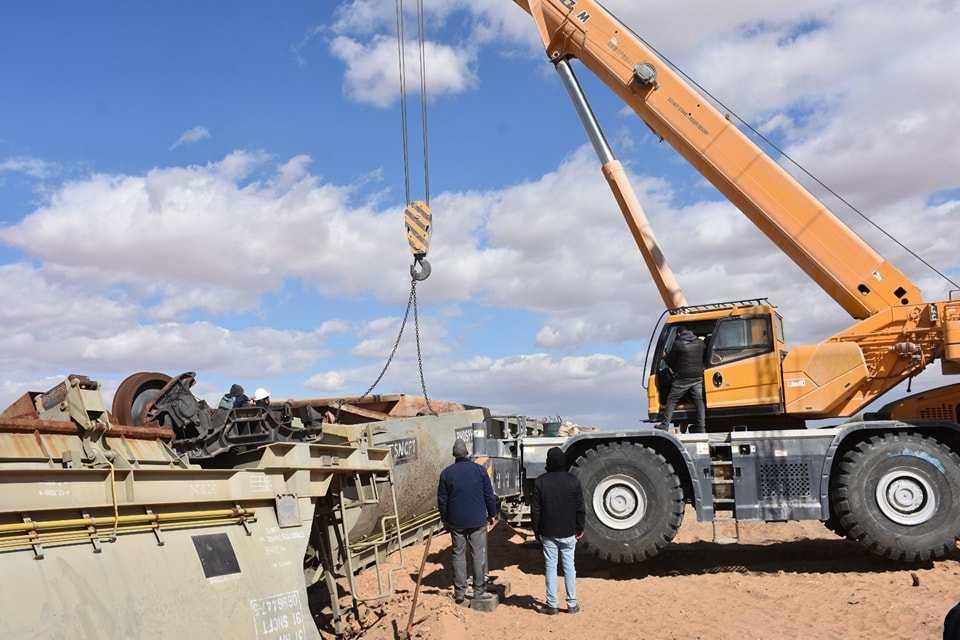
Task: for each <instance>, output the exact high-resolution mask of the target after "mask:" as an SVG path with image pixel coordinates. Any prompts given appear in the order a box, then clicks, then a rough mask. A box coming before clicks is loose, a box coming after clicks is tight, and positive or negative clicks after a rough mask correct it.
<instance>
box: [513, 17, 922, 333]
mask: <svg viewBox="0 0 960 640" xmlns="http://www.w3.org/2000/svg"><path fill="white" fill-rule="evenodd" d="M514 1H515V2H516V3H517V4H518V5H519V6H520V7H522V8H523V9H524V10H525V11H527V12H528V13H529V14H530V15H531V16H532V17H533V19H534V21H535V23H536V25H537V29H538V31H539V33H540V36H541V38H542V40H543V42H544V45H545V47H546V50H547V54H548V56H549V58H550V59H551V60H552V61H553V62H554V63H555V64H556V63H560V62H563V61H566V60H568V59H570V58H576V59H578V60H580V61H581V62H582V63H583V64H584V65H585V66H586V67H587V68H588V69H590V70H591V71H592V72H593V73H594V74H596V75H597V77H599V78H600V79H601V80H602V81H603V82H604V83H606V84H607V85H608V86H609V87H610V88H611V89H612V90H613V91H614V92H615V93H617V95H619V96H620V98H621V99H622V100H623V101H624V102H625V103H626V104H628V105H629V106H630V107H631V108H632V109H633V110H634V111H635V112H636V113H637V114H638V115H639V116H640V117H641V118H642V119H643V120H644V122H646V123H647V124H648V125H649V126H650V128H651V129H653V131H654V132H655V133H656V134H657V135H658V136H660V137H661V138H662V139H664V140H666V141H667V142H669V143H670V144H671V145H672V146H673V147H674V148H675V149H676V150H677V151H678V152H679V153H680V154H681V155H682V156H683V157H684V158H686V159H687V161H689V162H690V163H691V164H692V165H693V166H694V167H695V168H696V169H697V170H698V171H699V172H700V173H701V174H702V175H703V176H704V177H705V178H707V180H709V181H710V182H711V183H712V184H713V185H714V186H715V187H716V188H717V189H718V190H719V191H720V192H721V193H723V194H724V195H725V196H726V197H727V198H728V199H729V200H730V201H731V202H733V203H734V204H735V205H736V206H737V207H738V208H739V209H740V210H741V211H742V212H743V213H744V214H745V215H746V216H747V217H748V218H749V219H750V220H751V221H752V222H753V223H754V224H755V225H756V226H757V227H758V228H759V229H760V230H761V231H762V232H763V233H764V234H766V236H767V237H769V238H770V239H771V240H772V241H773V242H774V243H775V244H776V245H777V246H778V247H779V248H780V249H781V250H782V251H783V252H784V253H786V254H787V255H788V256H789V257H790V258H791V259H792V260H793V261H794V262H795V263H796V264H797V265H798V266H799V267H800V268H801V269H803V271H805V272H806V273H807V274H808V275H809V276H810V277H811V278H812V279H813V280H814V281H815V282H816V283H817V284H818V285H819V286H820V287H821V288H822V289H823V290H824V291H825V292H826V293H827V294H828V295H830V297H832V298H833V299H834V300H836V301H837V303H838V304H840V306H842V307H843V308H844V309H845V310H846V311H847V312H848V313H849V314H850V315H851V316H853V317H854V318H856V319H865V318H869V317H871V316H873V315H875V314H877V313H880V312H882V311H884V310H887V309H889V308H890V307H894V306H900V305H908V304H918V303H921V302H922V301H923V299H922V294H921V292H920V290H919V288H918V287H917V286H916V285H915V284H914V283H913V282H911V281H910V280H909V279H908V278H907V277H906V276H905V275H904V274H903V273H902V272H901V271H900V270H899V269H897V268H896V267H895V266H893V265H892V264H891V263H889V262H888V261H886V260H885V259H883V257H881V256H880V255H879V254H878V253H877V252H876V251H874V250H873V249H872V248H871V247H870V246H869V245H868V244H867V243H866V242H865V241H864V240H863V239H862V238H860V237H859V236H858V235H857V234H856V233H854V232H853V231H852V230H851V229H850V228H849V227H848V226H847V225H845V224H844V223H843V222H842V221H841V220H840V219H839V218H837V217H836V216H835V215H834V214H833V213H831V212H830V210H829V209H827V207H825V206H824V205H823V204H822V203H821V202H820V201H819V200H817V198H816V197H814V196H813V195H812V194H811V193H810V192H809V191H807V189H805V188H804V187H803V186H802V185H801V184H800V183H799V182H797V181H796V180H795V179H794V178H793V176H791V175H790V174H789V173H787V171H785V170H784V169H783V168H782V167H781V166H780V165H779V164H778V163H777V162H776V161H774V160H773V159H772V158H771V157H770V156H768V155H767V154H766V153H764V151H763V150H762V149H760V148H759V147H758V146H757V145H756V144H754V143H753V141H751V140H750V139H749V138H748V137H747V136H746V135H744V134H743V133H742V132H741V131H740V130H739V129H738V128H737V127H736V126H735V125H734V124H733V123H732V122H730V120H729V118H728V117H727V116H726V115H725V114H723V113H721V112H720V111H719V110H718V109H716V108H715V107H714V106H713V105H712V104H710V103H709V102H708V101H707V100H706V99H705V98H704V97H703V96H701V95H700V94H699V93H697V91H696V90H695V89H694V88H693V87H691V86H690V85H689V84H688V83H687V82H685V81H684V80H683V79H682V78H681V77H680V76H679V75H678V74H677V73H676V72H675V71H674V70H673V69H672V68H671V67H670V65H668V64H667V63H666V62H665V61H664V60H663V59H662V58H661V57H660V56H659V55H657V53H656V52H655V51H654V50H653V49H652V48H651V47H649V46H648V45H647V44H646V43H645V42H644V41H643V40H642V39H641V38H640V37H639V36H637V35H636V34H634V33H633V32H632V31H631V30H630V29H629V28H628V27H626V26H625V25H624V24H622V23H621V22H620V21H619V20H618V19H617V18H616V17H615V16H613V15H612V14H611V13H610V12H608V11H607V10H606V9H605V8H604V7H603V6H602V5H601V4H599V3H598V2H596V1H595V0H514ZM645 257H646V254H645ZM648 264H649V260H648Z"/></svg>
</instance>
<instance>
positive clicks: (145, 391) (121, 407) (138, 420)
mask: <svg viewBox="0 0 960 640" xmlns="http://www.w3.org/2000/svg"><path fill="white" fill-rule="evenodd" d="M168 382H170V376H168V375H167V374H165V373H157V372H153V371H141V372H139V373H134V374H132V375H130V376H127V378H126V379H125V380H124V381H123V382H121V383H120V386H119V387H117V392H116V393H115V394H114V395H113V407H112V413H113V418H114V420H116V421H117V422H118V423H119V424H126V425H132V426H140V425H142V424H144V422H145V420H144V415H143V414H144V412H145V411H146V408H147V405H148V404H149V403H150V402H153V401H154V400H156V399H157V396H159V395H160V390H161V389H163V387H164V386H165V385H166V384H167V383H168Z"/></svg>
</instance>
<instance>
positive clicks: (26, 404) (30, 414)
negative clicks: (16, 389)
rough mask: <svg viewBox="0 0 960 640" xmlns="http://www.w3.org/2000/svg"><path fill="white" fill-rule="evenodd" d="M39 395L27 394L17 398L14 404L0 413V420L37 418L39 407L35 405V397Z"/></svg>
mask: <svg viewBox="0 0 960 640" xmlns="http://www.w3.org/2000/svg"><path fill="white" fill-rule="evenodd" d="M37 395H38V394H36V393H33V392H27V393H25V394H23V395H22V396H20V397H19V398H17V399H16V400H15V401H14V402H13V404H11V405H10V406H9V407H7V408H6V409H4V411H3V413H0V420H3V419H6V418H36V417H37V406H36V405H35V404H34V403H33V399H34V397H36V396H37Z"/></svg>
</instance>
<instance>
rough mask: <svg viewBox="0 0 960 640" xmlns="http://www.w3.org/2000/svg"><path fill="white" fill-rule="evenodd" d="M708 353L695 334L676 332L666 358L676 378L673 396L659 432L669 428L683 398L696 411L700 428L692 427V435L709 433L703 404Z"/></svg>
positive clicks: (682, 329)
mask: <svg viewBox="0 0 960 640" xmlns="http://www.w3.org/2000/svg"><path fill="white" fill-rule="evenodd" d="M705 353H706V346H705V345H704V344H703V341H702V340H700V338H698V337H697V336H696V334H695V333H693V331H690V330H689V329H688V328H686V327H683V326H681V327H678V328H677V337H676V339H675V340H674V341H673V348H672V349H670V354H669V355H668V356H667V364H669V365H670V368H671V369H672V370H673V373H674V375H675V378H674V380H673V383H672V384H671V385H670V393H669V394H667V406H666V408H665V409H664V412H663V422H662V423H661V425H660V428H662V429H668V428H670V421H671V420H672V419H673V412H674V410H675V409H676V408H677V403H678V402H680V400H682V399H683V398H684V397H689V398H690V399H691V400H693V404H694V405H695V406H696V408H697V426H696V427H695V428H694V427H690V432H692V433H704V432H705V431H706V430H707V429H706V427H707V407H706V405H705V404H704V401H703V371H704V368H705V365H704V355H705Z"/></svg>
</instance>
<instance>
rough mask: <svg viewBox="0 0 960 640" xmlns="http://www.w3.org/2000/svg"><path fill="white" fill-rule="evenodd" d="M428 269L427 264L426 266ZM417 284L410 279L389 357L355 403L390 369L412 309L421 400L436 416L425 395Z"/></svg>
mask: <svg viewBox="0 0 960 640" xmlns="http://www.w3.org/2000/svg"><path fill="white" fill-rule="evenodd" d="M427 269H429V264H428V266H427ZM410 271H411V272H413V267H412V266H411V267H410ZM417 282H419V280H418V279H417V277H416V276H414V277H412V278H411V279H410V295H409V296H408V297H407V309H406V311H404V312H403V320H401V322H400V331H398V332H397V339H396V340H394V342H393V348H392V349H390V355H389V356H387V361H386V362H385V363H384V364H383V368H382V369H380V373H379V374H378V375H377V378H376V380H374V381H373V384H371V385H370V386H369V387H368V388H367V390H366V391H364V392H363V395H361V396H360V397H359V398H358V399H357V402H359V401H361V400H363V399H364V398H366V397H368V396H369V395H370V394H371V393H373V390H374V389H376V388H377V385H378V384H380V381H381V380H383V377H384V376H385V375H386V374H387V370H388V369H389V368H390V365H391V363H393V358H394V357H395V356H396V355H397V350H398V349H399V348H400V341H401V339H402V338H403V331H404V329H406V327H407V320H409V319H410V309H411V308H412V309H413V332H414V336H415V338H416V343H417V370H418V372H419V374H420V389H421V390H422V391H423V399H424V401H425V402H426V403H427V412H428V413H430V415H433V416H435V415H437V412H436V411H435V410H434V409H433V405H431V404H430V396H429V395H428V394H427V382H426V378H424V376H423V353H422V351H421V348H420V313H419V310H418V307H417ZM345 402H346V401H345V400H341V401H340V402H338V403H337V416H336V420H335V422H338V423H339V422H340V414H341V411H342V409H343V405H344V404H345Z"/></svg>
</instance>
